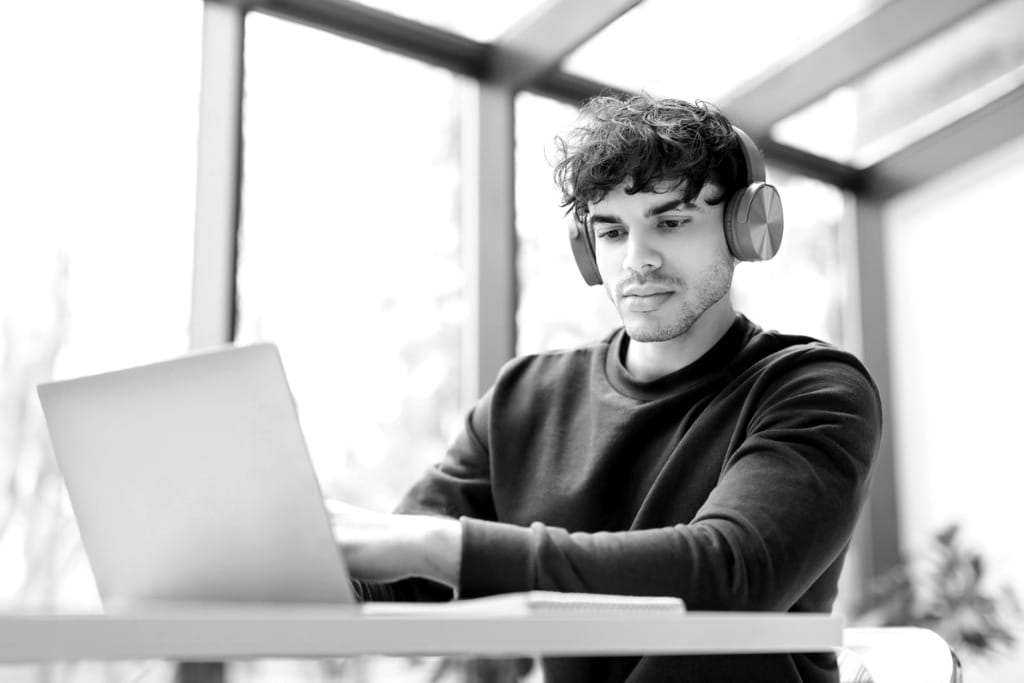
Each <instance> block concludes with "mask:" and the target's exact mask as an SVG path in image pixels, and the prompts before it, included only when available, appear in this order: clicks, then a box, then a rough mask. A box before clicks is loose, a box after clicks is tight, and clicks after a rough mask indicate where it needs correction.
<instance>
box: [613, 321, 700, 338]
mask: <svg viewBox="0 0 1024 683" xmlns="http://www.w3.org/2000/svg"><path fill="white" fill-rule="evenodd" d="M690 326H691V325H690V323H686V322H676V323H675V324H674V325H668V324H657V323H655V322H653V321H649V322H633V323H630V322H626V323H625V324H624V327H625V328H626V334H628V335H629V338H630V339H632V340H633V341H637V342H643V343H648V342H666V341H671V340H673V339H676V338H678V337H681V336H683V335H684V334H686V333H687V332H689V330H690Z"/></svg>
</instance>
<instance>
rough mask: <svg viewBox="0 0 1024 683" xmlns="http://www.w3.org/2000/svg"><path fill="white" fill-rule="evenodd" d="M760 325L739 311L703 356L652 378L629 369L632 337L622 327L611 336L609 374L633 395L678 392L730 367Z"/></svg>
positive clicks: (614, 384) (646, 397) (616, 384)
mask: <svg viewBox="0 0 1024 683" xmlns="http://www.w3.org/2000/svg"><path fill="white" fill-rule="evenodd" d="M756 327H757V326H756V325H754V324H753V323H751V322H750V321H749V320H748V319H747V318H746V316H744V315H743V314H742V313H737V314H736V317H735V319H734V320H733V322H732V325H730V326H729V329H727V330H726V331H725V334H723V335H722V336H721V338H720V339H719V340H718V341H717V342H715V344H714V345H713V346H712V347H711V348H710V349H708V350H707V352H705V353H704V355H703V356H701V357H700V358H698V359H697V360H695V361H693V362H692V363H690V364H689V365H686V366H684V367H682V368H680V369H678V370H675V371H673V372H670V373H669V374H667V375H662V376H661V377H658V378H657V379H653V380H650V381H642V380H638V379H636V378H635V377H633V375H631V374H630V373H629V371H628V370H627V369H626V366H625V363H624V362H623V358H624V357H625V352H626V346H627V345H628V344H629V342H630V339H629V335H627V334H626V330H625V328H619V329H618V330H617V331H616V332H615V333H614V334H613V335H612V338H611V339H610V340H609V344H608V352H607V356H606V357H605V374H606V375H607V377H608V381H609V383H610V384H611V385H612V387H613V388H614V389H615V390H616V391H618V392H619V393H621V394H624V395H626V396H630V397H632V398H636V399H640V400H651V399H654V398H659V397H661V396H664V395H666V394H668V393H677V392H678V391H680V390H683V389H685V388H687V387H689V386H691V385H693V384H694V383H700V382H701V381H702V380H705V379H707V378H709V377H711V376H715V375H717V374H718V373H719V372H720V371H722V370H724V369H725V368H726V367H728V365H729V363H730V362H731V361H732V360H733V359H734V358H735V357H736V355H737V354H738V353H739V352H740V350H741V349H742V348H743V346H744V345H745V344H746V342H747V340H748V339H749V338H750V336H752V334H753V333H754V332H755V331H756Z"/></svg>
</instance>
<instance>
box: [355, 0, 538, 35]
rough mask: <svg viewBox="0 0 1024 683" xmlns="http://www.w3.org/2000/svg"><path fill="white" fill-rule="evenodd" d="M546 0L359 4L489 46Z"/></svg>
mask: <svg viewBox="0 0 1024 683" xmlns="http://www.w3.org/2000/svg"><path fill="white" fill-rule="evenodd" d="M543 2H544V0H502V1H501V2H480V1H479V0H440V1H438V0H431V2H423V1H422V0H362V1H361V2H360V4H362V5H368V6H370V7H374V8H376V9H381V10H384V11H385V12H390V13H391V14H397V15H398V16H401V17H405V18H407V19H413V20H415V21H418V22H420V23H421V24H427V25H429V26H435V27H437V28H443V29H445V30H447V31H451V32H452V33H459V34H461V35H464V36H466V37H467V38H472V39H473V40H478V41H480V42H482V43H488V42H491V41H493V40H494V39H496V38H497V37H498V36H500V35H501V34H503V33H504V32H505V31H507V30H508V29H509V28H511V27H512V25H513V24H515V23H516V22H517V21H519V20H520V19H522V18H523V17H525V16H526V15H527V14H529V13H530V12H532V11H533V10H534V9H536V8H537V7H538V6H540V5H541V4H542V3H543Z"/></svg>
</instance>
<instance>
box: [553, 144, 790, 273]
mask: <svg viewBox="0 0 1024 683" xmlns="http://www.w3.org/2000/svg"><path fill="white" fill-rule="evenodd" d="M733 130H734V131H736V137H737V138H738V140H739V143H740V149H741V151H742V152H743V163H744V166H745V167H746V181H747V182H746V187H744V188H742V189H740V190H737V191H736V192H735V193H734V194H733V195H732V196H731V197H729V201H728V202H726V205H725V211H724V227H725V241H726V243H727V244H728V245H729V252H730V253H731V254H732V255H733V256H735V257H736V258H737V259H739V260H740V261H767V260H768V259H770V258H771V257H773V256H775V254H776V253H778V251H779V247H780V246H781V245H782V200H781V198H780V197H779V191H778V190H776V189H775V187H774V186H772V185H769V184H767V183H766V182H765V176H764V159H762V158H761V152H760V151H758V149H757V145H755V144H754V141H753V140H751V139H750V136H749V135H747V134H746V133H744V132H743V131H742V130H740V129H739V128H736V127H735V126H733ZM569 245H570V246H571V247H572V255H573V258H574V259H575V260H576V266H577V267H578V268H579V270H580V274H581V275H582V276H583V279H584V280H586V282H587V284H588V285H599V284H601V273H600V271H598V269H597V258H596V255H595V253H594V236H593V233H592V232H591V230H590V228H589V227H588V226H586V225H581V224H580V223H579V221H577V220H573V222H572V225H570V226H569Z"/></svg>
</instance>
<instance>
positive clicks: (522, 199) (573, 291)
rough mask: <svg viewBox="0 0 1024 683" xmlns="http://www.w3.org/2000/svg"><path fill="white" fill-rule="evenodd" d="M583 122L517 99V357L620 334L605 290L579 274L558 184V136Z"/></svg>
mask: <svg viewBox="0 0 1024 683" xmlns="http://www.w3.org/2000/svg"><path fill="white" fill-rule="evenodd" d="M576 114H577V110H576V108H575V107H571V106H569V105H565V104H560V103H558V102H555V101H553V100H549V99H547V98H543V97H540V96H538V95H533V94H530V93H521V94H520V95H518V96H517V97H516V236H517V237H518V240H519V242H518V252H517V258H516V261H517V266H518V277H519V308H518V310H517V311H516V330H517V335H516V353H517V354H524V353H533V352H537V351H545V350H550V349H557V348H568V347H571V346H577V345H579V344H583V343H586V342H590V341H596V340H598V339H600V338H601V337H603V336H604V335H606V334H608V332H610V331H611V330H612V329H614V328H616V327H618V326H619V319H618V315H617V314H616V313H615V309H614V308H613V307H612V305H611V303H610V302H609V301H608V298H607V296H606V295H605V293H604V289H603V288H601V287H588V286H587V284H586V283H585V282H584V281H583V278H582V277H581V276H580V274H579V271H578V270H577V268H576V263H575V262H574V261H573V257H572V250H571V249H570V248H569V226H570V225H571V223H572V216H570V215H566V212H565V211H566V210H565V209H564V208H562V207H561V206H559V204H560V203H561V201H562V196H561V192H559V190H558V188H557V186H556V185H555V181H554V178H553V176H552V161H553V159H554V150H555V147H554V140H555V136H556V135H559V134H561V133H564V132H566V131H567V130H568V129H569V128H570V127H571V126H572V124H573V122H574V121H575V120H576Z"/></svg>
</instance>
